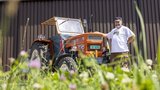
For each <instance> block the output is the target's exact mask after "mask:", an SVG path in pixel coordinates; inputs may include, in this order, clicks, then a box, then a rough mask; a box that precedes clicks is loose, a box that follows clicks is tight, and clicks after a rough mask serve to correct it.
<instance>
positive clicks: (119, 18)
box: [114, 17, 122, 21]
mask: <svg viewBox="0 0 160 90" xmlns="http://www.w3.org/2000/svg"><path fill="white" fill-rule="evenodd" d="M114 20H121V21H122V17H115V18H114Z"/></svg>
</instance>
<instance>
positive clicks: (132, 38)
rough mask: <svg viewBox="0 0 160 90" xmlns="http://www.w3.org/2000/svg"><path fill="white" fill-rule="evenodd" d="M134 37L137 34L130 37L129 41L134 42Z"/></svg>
mask: <svg viewBox="0 0 160 90" xmlns="http://www.w3.org/2000/svg"><path fill="white" fill-rule="evenodd" d="M134 39H135V35H132V36H131V37H129V38H128V41H127V43H128V44H130V43H132V42H133V41H134Z"/></svg>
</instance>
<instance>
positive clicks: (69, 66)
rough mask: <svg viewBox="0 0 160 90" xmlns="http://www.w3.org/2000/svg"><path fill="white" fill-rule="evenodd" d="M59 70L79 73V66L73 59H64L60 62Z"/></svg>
mask: <svg viewBox="0 0 160 90" xmlns="http://www.w3.org/2000/svg"><path fill="white" fill-rule="evenodd" d="M58 68H59V69H60V70H65V71H71V70H73V71H77V64H76V62H75V61H74V59H73V58H71V57H63V58H61V59H60V60H59V62H58Z"/></svg>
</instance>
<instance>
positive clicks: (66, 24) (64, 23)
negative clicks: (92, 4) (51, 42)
mask: <svg viewBox="0 0 160 90" xmlns="http://www.w3.org/2000/svg"><path fill="white" fill-rule="evenodd" d="M41 25H49V26H56V28H57V32H58V34H60V35H61V36H62V37H63V36H64V37H66V38H67V37H70V36H76V35H79V34H84V28H83V25H82V21H81V19H74V18H65V17H53V18H50V19H48V20H46V21H44V22H42V23H41Z"/></svg>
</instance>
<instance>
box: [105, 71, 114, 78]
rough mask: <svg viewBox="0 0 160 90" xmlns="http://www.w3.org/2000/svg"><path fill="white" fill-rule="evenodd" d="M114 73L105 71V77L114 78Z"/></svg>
mask: <svg viewBox="0 0 160 90" xmlns="http://www.w3.org/2000/svg"><path fill="white" fill-rule="evenodd" d="M114 77H115V76H114V74H113V73H111V72H107V74H106V78H107V79H114Z"/></svg>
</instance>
